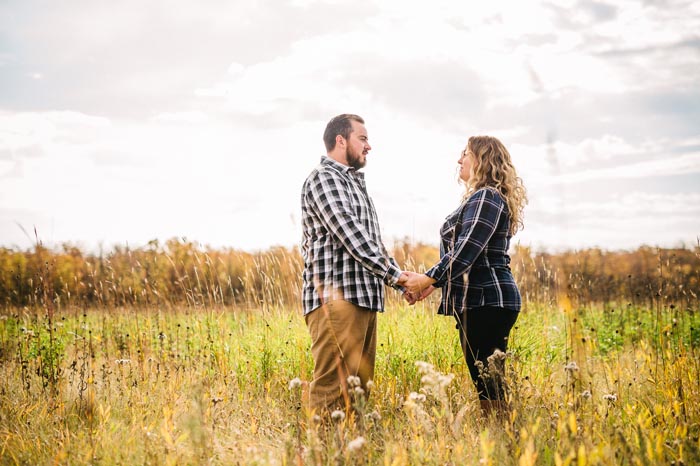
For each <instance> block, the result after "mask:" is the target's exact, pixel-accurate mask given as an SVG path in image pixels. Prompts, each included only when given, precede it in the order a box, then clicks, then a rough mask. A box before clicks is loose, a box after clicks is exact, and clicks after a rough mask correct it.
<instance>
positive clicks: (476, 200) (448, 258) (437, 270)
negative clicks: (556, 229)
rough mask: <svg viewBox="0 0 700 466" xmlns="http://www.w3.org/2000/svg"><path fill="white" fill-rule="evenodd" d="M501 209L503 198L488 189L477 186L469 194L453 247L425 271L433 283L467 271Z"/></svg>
mask: <svg viewBox="0 0 700 466" xmlns="http://www.w3.org/2000/svg"><path fill="white" fill-rule="evenodd" d="M504 209H505V202H504V201H503V198H501V196H500V195H499V194H497V193H496V192H495V191H494V190H492V189H480V190H478V191H477V192H476V193H474V194H473V195H472V196H471V197H470V198H469V200H468V201H467V205H466V207H465V210H464V214H463V216H462V228H461V231H460V233H459V236H458V237H457V239H456V244H455V247H454V248H453V249H452V250H451V251H448V252H447V253H446V254H445V255H443V256H442V257H441V258H440V262H438V263H437V264H435V265H434V266H433V267H432V268H430V269H429V270H428V271H427V272H426V273H425V275H426V276H427V277H429V278H432V279H433V280H434V285H435V286H436V287H441V286H443V285H444V284H445V283H446V282H447V281H448V280H450V279H451V278H452V277H461V276H462V275H464V274H467V273H469V270H470V269H471V267H472V265H473V264H474V261H475V260H476V258H477V257H479V255H480V254H481V253H482V252H483V250H484V248H485V247H486V245H487V244H488V242H489V240H490V239H491V237H492V236H493V234H494V232H495V231H496V227H497V226H498V221H499V220H500V218H501V213H502V212H503V210H504ZM426 282H427V281H426V280H423V281H422V283H426Z"/></svg>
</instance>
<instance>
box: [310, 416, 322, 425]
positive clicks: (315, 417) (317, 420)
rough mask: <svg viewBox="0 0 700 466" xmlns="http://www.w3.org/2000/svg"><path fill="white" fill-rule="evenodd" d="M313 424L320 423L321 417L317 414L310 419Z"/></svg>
mask: <svg viewBox="0 0 700 466" xmlns="http://www.w3.org/2000/svg"><path fill="white" fill-rule="evenodd" d="M311 420H312V421H313V423H314V424H320V423H321V416H319V415H318V414H314V417H312V418H311Z"/></svg>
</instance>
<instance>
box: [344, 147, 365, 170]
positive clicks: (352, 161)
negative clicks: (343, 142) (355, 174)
mask: <svg viewBox="0 0 700 466" xmlns="http://www.w3.org/2000/svg"><path fill="white" fill-rule="evenodd" d="M347 159H348V165H350V166H351V167H352V168H354V169H355V170H359V169H360V168H362V167H364V166H365V164H366V163H367V157H366V156H363V155H362V152H360V153H357V152H355V151H353V150H352V149H351V148H349V147H348V157H347Z"/></svg>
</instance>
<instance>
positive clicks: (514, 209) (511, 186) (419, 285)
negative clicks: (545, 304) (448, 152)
mask: <svg viewBox="0 0 700 466" xmlns="http://www.w3.org/2000/svg"><path fill="white" fill-rule="evenodd" d="M458 163H459V165H460V170H459V177H460V179H461V181H462V182H463V183H464V184H465V185H466V193H465V195H464V198H463V202H462V204H461V205H460V206H459V207H458V208H457V210H455V211H454V212H452V213H451V214H450V215H449V216H448V217H447V218H446V220H445V223H444V224H443V226H442V229H441V230H440V237H441V244H440V261H439V262H438V263H437V264H435V266H433V267H432V268H430V269H429V270H428V271H427V272H426V273H425V274H411V277H410V278H409V280H408V283H407V284H406V285H405V288H406V290H407V293H410V294H411V295H412V296H413V297H415V299H418V300H420V299H425V298H426V297H427V296H428V295H429V294H430V293H432V292H433V291H434V290H435V288H442V302H441V304H440V308H439V310H438V313H439V314H444V315H453V316H455V317H456V319H457V329H458V330H459V336H460V343H461V345H462V352H463V353H464V357H465V359H466V362H467V366H468V367H469V373H470V374H471V377H472V380H473V381H474V384H475V385H476V388H477V391H478V393H479V400H480V403H481V409H482V412H483V413H484V414H485V415H488V414H489V413H491V412H494V411H495V412H496V413H499V414H502V413H503V412H504V411H505V403H504V398H505V385H504V380H503V376H504V369H505V352H506V349H507V343H508V335H509V333H510V330H511V328H512V327H513V325H514V324H515V321H516V319H517V318H518V312H519V311H520V305H521V299H520V292H519V291H518V287H517V285H516V284H515V280H514V279H513V274H512V273H511V271H510V267H509V264H510V257H509V256H508V247H509V244H510V238H511V237H512V236H513V235H514V234H515V233H516V232H517V231H518V230H519V229H521V228H522V226H523V208H524V206H525V204H526V203H527V196H526V192H525V187H524V186H523V183H522V180H521V179H520V178H519V177H518V176H517V174H516V172H515V168H514V167H513V164H512V162H511V158H510V154H509V153H508V150H507V149H506V148H505V147H504V146H503V144H502V143H501V142H500V141H499V140H498V139H496V138H494V137H490V136H473V137H471V138H469V141H468V142H467V148H466V149H465V150H464V151H462V154H461V157H460V158H459V161H458Z"/></svg>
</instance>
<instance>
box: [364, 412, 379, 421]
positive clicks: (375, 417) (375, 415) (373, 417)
mask: <svg viewBox="0 0 700 466" xmlns="http://www.w3.org/2000/svg"><path fill="white" fill-rule="evenodd" d="M367 417H368V418H369V419H371V420H373V421H381V420H382V415H381V414H379V411H376V410H375V411H372V412H371V413H369V414H368V415H367Z"/></svg>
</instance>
